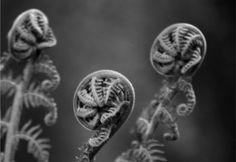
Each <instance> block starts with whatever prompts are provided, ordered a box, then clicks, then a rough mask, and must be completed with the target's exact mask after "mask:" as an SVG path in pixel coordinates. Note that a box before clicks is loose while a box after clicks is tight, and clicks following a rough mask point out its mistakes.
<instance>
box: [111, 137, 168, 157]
mask: <svg viewBox="0 0 236 162" xmlns="http://www.w3.org/2000/svg"><path fill="white" fill-rule="evenodd" d="M163 146H164V145H163V144H161V143H159V141H157V140H155V139H150V140H148V141H145V142H144V143H139V142H137V141H133V143H132V148H131V149H129V150H128V151H126V152H125V153H123V154H121V156H119V157H118V158H117V159H116V161H115V162H164V161H166V159H165V158H164V157H163V154H164V151H162V150H161V149H160V147H163Z"/></svg>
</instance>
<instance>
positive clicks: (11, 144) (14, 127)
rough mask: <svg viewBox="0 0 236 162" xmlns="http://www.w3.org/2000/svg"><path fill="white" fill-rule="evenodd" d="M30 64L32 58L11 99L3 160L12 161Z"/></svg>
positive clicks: (31, 64) (30, 72) (29, 74)
mask: <svg viewBox="0 0 236 162" xmlns="http://www.w3.org/2000/svg"><path fill="white" fill-rule="evenodd" d="M32 66H33V60H28V62H27V63H26V66H25V68H24V71H23V80H21V82H20V83H19V84H18V85H17V88H16V93H15V96H14V99H13V105H12V111H11V115H10V120H9V127H8V131H7V135H6V142H5V157H4V162H12V161H13V159H14V156H15V151H16V148H17V142H16V141H14V139H15V134H16V133H17V131H18V127H19V123H20V117H21V111H22V104H23V99H22V96H23V93H24V91H25V89H26V88H27V86H28V83H29V81H30V79H31V75H32Z"/></svg>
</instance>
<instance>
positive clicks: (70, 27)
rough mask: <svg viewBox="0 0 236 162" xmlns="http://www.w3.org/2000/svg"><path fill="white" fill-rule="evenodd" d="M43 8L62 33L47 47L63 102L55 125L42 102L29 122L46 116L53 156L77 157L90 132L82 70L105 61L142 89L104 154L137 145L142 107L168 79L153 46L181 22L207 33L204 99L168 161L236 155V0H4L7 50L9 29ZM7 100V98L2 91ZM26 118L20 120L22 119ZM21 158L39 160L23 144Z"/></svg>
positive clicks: (226, 159) (169, 147)
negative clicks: (79, 106)
mask: <svg viewBox="0 0 236 162" xmlns="http://www.w3.org/2000/svg"><path fill="white" fill-rule="evenodd" d="M30 8H37V9H40V10H42V11H43V12H44V13H45V14H46V15H47V16H48V18H49V20H50V25H51V27H52V28H53V30H54V33H55V35H56V37H57V39H58V44H57V46H56V47H54V48H52V49H49V50H47V51H46V53H48V54H49V55H50V57H51V58H52V60H53V61H54V64H55V65H56V67H57V68H58V71H59V73H60V75H61V78H62V81H61V84H60V85H59V87H58V89H57V90H56V91H55V92H54V93H53V96H54V97H55V100H56V102H57V104H58V107H59V109H58V111H59V118H58V122H57V123H56V125H54V126H52V127H46V126H45V125H44V124H43V115H44V113H45V112H46V110H45V111H42V110H40V109H34V110H25V111H24V115H23V116H22V123H23V122H25V121H27V120H28V119H29V118H32V119H33V121H34V124H37V123H41V124H42V126H43V128H44V133H43V136H45V137H49V138H50V139H51V144H52V146H53V148H52V149H51V150H50V152H51V155H50V161H51V162H69V161H74V157H75V155H76V153H78V151H77V147H78V146H80V145H81V144H83V143H84V142H85V141H86V140H87V139H88V138H89V136H90V135H91V132H88V131H87V130H85V129H84V128H83V127H82V126H81V125H79V124H78V123H77V121H76V119H75V117H74V114H73V109H72V99H73V94H74V91H75V89H76V87H77V85H78V83H79V82H80V81H81V79H82V78H83V77H85V76H86V75H87V74H89V73H91V72H93V71H96V70H99V69H113V70H116V71H118V72H121V73H122V74H124V75H125V76H126V77H127V78H128V79H129V80H130V81H131V82H132V83H133V86H134V88H135V91H136V105H135V109H134V111H133V114H132V115H131V117H130V118H129V120H128V122H127V123H126V124H125V125H124V126H123V127H122V128H121V129H120V130H119V132H118V133H116V134H115V136H114V137H113V138H112V139H111V140H110V141H109V142H108V143H107V144H106V145H105V146H104V147H103V149H102V150H101V151H100V152H99V153H98V155H97V158H96V159H97V161H98V162H111V161H114V159H115V158H116V157H117V156H118V155H120V154H121V152H123V151H125V150H127V149H128V148H129V147H130V142H131V140H132V139H134V137H133V136H132V135H131V134H130V133H129V132H130V129H131V128H132V127H133V126H134V124H135V121H136V119H137V117H138V116H139V115H140V113H141V110H142V109H143V108H144V107H145V106H146V105H147V104H148V103H149V102H150V100H151V99H152V98H153V95H154V94H155V93H156V92H158V90H159V88H160V86H161V80H162V79H163V78H162V76H160V75H158V74H157V73H155V71H154V70H153V69H152V67H151V65H150V62H149V51H150V46H151V44H152V42H153V40H154V39H155V37H156V36H157V35H158V33H159V32H161V30H162V29H164V28H165V27H166V26H168V25H171V24H173V23H177V22H187V23H190V24H193V25H195V26H197V27H198V28H199V29H200V30H201V31H202V32H203V33H204V35H205V37H206V40H207V45H208V49H207V54H206V58H205V61H204V62H203V64H202V67H201V68H200V70H199V71H198V72H197V73H196V75H195V76H194V80H193V86H194V89H195V91H196V96H197V105H196V108H195V111H194V112H193V113H192V115H190V116H189V117H185V118H181V119H179V129H180V135H181V136H180V139H179V140H178V141H176V142H166V141H164V140H163V139H162V138H161V135H162V133H163V130H164V128H162V127H161V128H160V129H158V131H157V132H156V138H157V139H159V140H160V141H161V142H163V143H164V144H165V145H166V147H165V151H166V157H167V158H168V161H169V162H174V161H175V162H176V161H178V162H190V161H191V162H200V161H201V162H213V161H214V162H232V161H234V157H235V155H234V153H235V142H236V141H235V118H234V115H235V1H234V0H229V1H225V0H182V1H174V0H125V1H124V0H97V1H94V0H76V1H68V0H60V1H57V0H50V1H49V0H40V1H39V0H21V1H18V0H1V48H2V49H1V52H3V51H6V50H7V40H6V35H7V32H8V30H9V29H10V27H11V25H12V22H13V20H14V19H15V18H16V16H17V15H18V14H20V13H21V12H23V11H25V10H27V9H30ZM1 106H2V107H4V98H2V104H1ZM22 123H21V124H22ZM19 150H20V151H18V152H17V154H16V162H29V161H33V159H32V156H30V155H28V154H26V153H25V152H26V146H25V144H22V145H21V146H20V148H19Z"/></svg>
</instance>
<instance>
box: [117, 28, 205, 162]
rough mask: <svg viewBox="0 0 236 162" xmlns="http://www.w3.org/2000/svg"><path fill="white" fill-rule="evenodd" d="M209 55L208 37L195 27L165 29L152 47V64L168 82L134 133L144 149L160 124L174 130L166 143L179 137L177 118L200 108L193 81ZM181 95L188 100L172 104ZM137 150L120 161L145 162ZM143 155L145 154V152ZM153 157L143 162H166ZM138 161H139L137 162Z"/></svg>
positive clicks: (164, 82) (119, 161)
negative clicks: (197, 105) (195, 108)
mask: <svg viewBox="0 0 236 162" xmlns="http://www.w3.org/2000/svg"><path fill="white" fill-rule="evenodd" d="M205 54H206V40H205V37H204V35H203V34H202V33H201V31H200V30H199V29H198V28H196V27H195V26H193V25H190V24H186V23H178V24H174V25H171V26H169V27H167V28H165V29H164V30H163V31H162V32H161V33H160V34H159V35H158V36H157V37H156V39H155V40H154V42H153V45H152V47H151V52H150V61H151V65H152V67H153V68H154V70H155V71H156V72H157V73H159V74H161V75H162V76H164V78H165V79H164V81H163V86H162V88H161V90H160V92H159V94H157V95H155V98H154V99H153V100H152V101H151V103H150V104H149V105H148V106H147V107H146V108H145V109H144V110H143V112H142V113H141V115H140V117H139V118H138V119H137V122H136V126H135V129H134V131H133V132H134V133H135V135H136V136H137V140H138V143H139V144H140V145H142V147H143V146H145V145H147V143H149V141H150V140H153V136H154V133H155V130H156V129H157V127H158V125H159V124H164V125H165V126H166V127H167V128H168V129H169V130H170V131H169V132H166V133H164V135H163V137H164V139H165V140H177V139H178V138H179V136H180V133H179V130H178V125H177V122H176V121H177V117H178V116H186V115H189V114H191V112H192V111H193V109H194V107H195V105H196V96H195V92H194V89H193V87H192V84H191V82H190V81H191V79H192V77H193V75H194V74H195V72H196V71H197V70H198V68H199V67H200V65H201V63H202V61H203V60H204V57H205ZM179 92H182V93H183V94H184V95H185V97H186V100H187V101H186V103H181V104H178V105H177V106H175V105H173V103H172V102H173V98H174V97H175V95H176V94H177V93H179ZM135 150H136V148H134V147H132V148H131V149H129V150H128V151H127V152H125V153H123V154H122V155H121V156H120V157H118V158H117V160H116V162H131V161H142V160H143V158H142V157H140V154H135V153H134V152H135ZM151 151H155V149H153V150H151ZM142 154H145V151H144V152H143V153H142ZM133 156H134V157H133ZM143 157H144V156H143ZM145 157H146V156H145ZM147 157H148V156H147ZM149 157H150V158H149V159H148V160H147V159H145V160H143V161H148V162H151V161H155V162H159V161H165V159H164V158H162V156H160V155H157V154H156V158H155V159H154V158H151V156H149ZM135 158H138V160H133V159H135Z"/></svg>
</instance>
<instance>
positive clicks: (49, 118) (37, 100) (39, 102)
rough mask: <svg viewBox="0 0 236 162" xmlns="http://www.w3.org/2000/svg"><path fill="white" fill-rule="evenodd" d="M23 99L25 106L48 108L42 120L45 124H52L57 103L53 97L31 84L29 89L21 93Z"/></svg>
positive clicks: (54, 119)
mask: <svg viewBox="0 0 236 162" xmlns="http://www.w3.org/2000/svg"><path fill="white" fill-rule="evenodd" d="M23 101H24V104H25V106H26V107H27V108H29V107H38V106H44V107H47V108H49V113H48V114H47V115H46V116H45V118H44V121H45V123H46V124H47V125H52V124H54V123H55V122H56V119H57V105H56V103H55V101H54V99H53V98H51V97H49V96H47V95H45V94H44V93H43V92H41V91H40V88H39V87H35V86H34V85H33V84H32V85H31V86H30V87H29V90H28V91H27V92H26V93H25V94H24V95H23Z"/></svg>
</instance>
